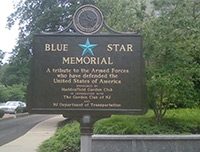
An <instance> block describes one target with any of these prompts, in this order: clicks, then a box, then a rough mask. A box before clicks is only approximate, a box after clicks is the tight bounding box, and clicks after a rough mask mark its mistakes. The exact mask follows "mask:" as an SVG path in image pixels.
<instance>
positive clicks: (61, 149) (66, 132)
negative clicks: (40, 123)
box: [38, 122, 80, 152]
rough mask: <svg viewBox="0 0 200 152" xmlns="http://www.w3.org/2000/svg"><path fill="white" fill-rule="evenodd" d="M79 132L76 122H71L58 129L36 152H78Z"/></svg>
mask: <svg viewBox="0 0 200 152" xmlns="http://www.w3.org/2000/svg"><path fill="white" fill-rule="evenodd" d="M79 147H80V130H79V124H78V123H77V122H72V123H70V124H68V125H66V126H64V127H62V128H60V129H58V131H57V132H56V133H55V135H54V136H53V137H51V138H50V139H49V140H46V141H45V142H44V143H43V144H42V145H41V146H40V147H39V149H38V152H47V151H49V152H79V151H80V148H79Z"/></svg>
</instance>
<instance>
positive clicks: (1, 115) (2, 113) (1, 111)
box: [0, 109, 4, 118]
mask: <svg viewBox="0 0 200 152" xmlns="http://www.w3.org/2000/svg"><path fill="white" fill-rule="evenodd" d="M3 116H4V111H3V110H1V109H0V118H2V117H3Z"/></svg>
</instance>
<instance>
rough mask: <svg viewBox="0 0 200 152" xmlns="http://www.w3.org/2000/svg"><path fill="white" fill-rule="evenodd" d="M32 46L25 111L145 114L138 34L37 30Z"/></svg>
mask: <svg viewBox="0 0 200 152" xmlns="http://www.w3.org/2000/svg"><path fill="white" fill-rule="evenodd" d="M33 46H34V48H33V51H34V52H33V53H34V55H33V59H32V67H31V71H32V72H31V80H30V86H29V103H28V105H29V111H30V112H32V113H51V114H54V113H55V114H57V113H61V114H62V113H70V115H78V114H88V113H89V114H92V115H95V114H97V115H110V114H143V113H145V112H146V110H147V106H146V86H145V76H144V60H143V56H142V37H141V36H140V35H137V34H113V35H112V34H105V35H102V34H96V35H81V34H52V35H51V34H48V35H45V34H40V35H35V37H34V43H33Z"/></svg>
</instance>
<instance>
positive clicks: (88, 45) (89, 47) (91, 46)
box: [79, 38, 97, 56]
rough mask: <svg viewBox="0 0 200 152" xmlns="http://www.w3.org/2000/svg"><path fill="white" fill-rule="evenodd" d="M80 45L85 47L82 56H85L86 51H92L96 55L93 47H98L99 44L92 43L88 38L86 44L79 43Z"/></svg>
mask: <svg viewBox="0 0 200 152" xmlns="http://www.w3.org/2000/svg"><path fill="white" fill-rule="evenodd" d="M79 46H80V47H82V48H83V49H84V50H83V53H82V56H84V55H85V54H86V53H90V54H91V55H92V56H94V53H93V51H92V49H93V48H94V47H96V46H97V44H90V41H89V39H88V38H87V40H86V43H85V44H79Z"/></svg>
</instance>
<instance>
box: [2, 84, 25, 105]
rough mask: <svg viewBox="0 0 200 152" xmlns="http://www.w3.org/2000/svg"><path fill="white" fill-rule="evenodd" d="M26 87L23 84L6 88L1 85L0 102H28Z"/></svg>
mask: <svg viewBox="0 0 200 152" xmlns="http://www.w3.org/2000/svg"><path fill="white" fill-rule="evenodd" d="M25 95H26V86H25V85H22V84H14V85H12V86H7V87H6V86H4V85H2V84H0V102H6V101H8V100H20V101H26V96H25Z"/></svg>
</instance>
